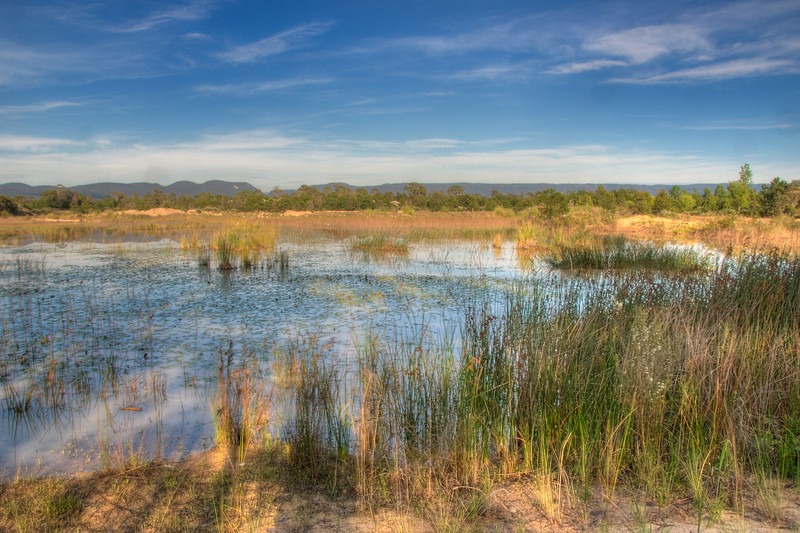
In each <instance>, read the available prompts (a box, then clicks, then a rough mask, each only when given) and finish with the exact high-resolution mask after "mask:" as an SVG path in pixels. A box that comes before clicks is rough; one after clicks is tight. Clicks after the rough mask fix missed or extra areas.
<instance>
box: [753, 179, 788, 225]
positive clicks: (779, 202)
mask: <svg viewBox="0 0 800 533" xmlns="http://www.w3.org/2000/svg"><path fill="white" fill-rule="evenodd" d="M788 192H789V184H788V183H786V182H785V181H783V180H782V179H780V178H775V179H773V180H772V181H771V182H770V183H769V185H762V186H761V191H759V193H758V200H759V202H758V203H759V213H760V214H761V216H764V217H774V216H775V215H779V214H781V213H783V211H784V209H785V207H786V205H787V204H788V198H789V197H788Z"/></svg>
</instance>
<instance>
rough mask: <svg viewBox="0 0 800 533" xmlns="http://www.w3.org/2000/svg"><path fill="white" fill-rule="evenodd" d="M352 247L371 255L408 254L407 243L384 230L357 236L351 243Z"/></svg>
mask: <svg viewBox="0 0 800 533" xmlns="http://www.w3.org/2000/svg"><path fill="white" fill-rule="evenodd" d="M351 248H352V249H353V250H356V251H359V252H362V253H364V254H365V255H367V256H370V257H380V256H386V255H401V256H402V255H407V254H408V244H407V243H405V242H403V241H401V240H398V239H395V238H391V237H389V234H388V233H385V232H382V231H381V232H377V233H368V234H366V235H361V236H359V237H357V238H356V239H355V240H354V241H353V243H352V244H351Z"/></svg>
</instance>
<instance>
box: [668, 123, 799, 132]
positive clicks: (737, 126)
mask: <svg viewBox="0 0 800 533" xmlns="http://www.w3.org/2000/svg"><path fill="white" fill-rule="evenodd" d="M795 127H796V126H793V125H792V124H784V123H780V124H741V123H712V124H693V125H688V126H684V127H683V129H686V130H693V131H724V130H734V131H765V130H788V129H792V128H795Z"/></svg>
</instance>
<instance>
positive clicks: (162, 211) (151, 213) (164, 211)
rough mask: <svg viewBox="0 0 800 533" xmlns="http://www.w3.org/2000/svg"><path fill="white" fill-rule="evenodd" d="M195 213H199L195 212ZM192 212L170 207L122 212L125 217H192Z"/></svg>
mask: <svg viewBox="0 0 800 533" xmlns="http://www.w3.org/2000/svg"><path fill="white" fill-rule="evenodd" d="M194 213H197V211H195V212H194ZM194 213H192V212H187V211H181V210H180V209H171V208H169V207H154V208H152V209H147V210H146V211H137V210H136V209H127V210H125V211H122V212H121V214H123V215H146V216H148V217H163V216H167V215H190V214H194Z"/></svg>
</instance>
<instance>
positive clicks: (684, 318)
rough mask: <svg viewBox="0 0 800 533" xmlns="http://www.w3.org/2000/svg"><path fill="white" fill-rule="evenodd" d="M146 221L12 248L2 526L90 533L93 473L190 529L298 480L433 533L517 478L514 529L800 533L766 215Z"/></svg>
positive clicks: (795, 276) (785, 258) (0, 270)
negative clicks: (521, 500) (746, 526)
mask: <svg viewBox="0 0 800 533" xmlns="http://www.w3.org/2000/svg"><path fill="white" fill-rule="evenodd" d="M134 220H135V221H136V223H135V224H134V225H133V229H132V230H131V232H130V234H129V235H127V236H125V235H123V233H122V229H121V225H120V227H119V228H118V229H119V233H113V232H106V230H105V229H101V228H108V227H109V226H107V224H109V223H111V221H109V220H106V219H101V220H99V221H95V222H96V226H94V227H92V226H91V224H92V222H91V221H83V222H75V223H74V224H75V225H77V226H81V227H82V226H84V225H85V226H87V227H86V229H85V231H84V230H81V231H79V232H74V233H70V234H69V235H81V236H80V238H78V239H77V240H73V239H71V238H63V237H64V235H66V234H64V233H59V234H58V235H59V236H60V237H59V239H58V240H57V242H52V241H53V235H54V233H52V232H50V230H49V229H47V230H40V229H39V228H51V226H48V223H42V222H35V223H32V224H31V225H30V226H29V227H28V233H27V234H24V235H23V232H22V231H21V229H19V231H18V232H17V233H16V235H15V236H14V240H13V241H11V242H8V243H7V246H6V247H5V248H4V249H3V250H2V255H3V259H2V262H0V277H1V278H2V291H3V300H2V318H3V321H2V337H0V340H1V341H2V347H3V356H2V357H3V359H2V376H0V377H1V379H2V383H3V397H2V398H3V399H2V406H1V407H0V409H2V418H3V421H4V423H5V424H6V425H7V427H8V430H7V431H6V434H5V435H6V436H4V437H3V438H2V441H0V447H2V450H3V455H2V459H3V463H2V466H3V468H4V471H5V477H6V478H7V479H8V480H9V482H8V483H7V484H6V485H5V486H4V489H3V493H2V494H0V523H2V524H3V527H6V526H7V527H9V528H16V529H18V530H29V531H34V530H41V529H55V528H57V527H61V526H62V525H64V526H66V527H74V528H75V529H78V528H80V527H90V526H91V520H92V519H91V517H89V514H88V513H87V511H86V509H88V508H91V507H92V506H94V505H96V502H94V500H93V499H92V498H93V496H92V489H91V487H92V486H94V489H96V490H98V491H100V490H101V489H102V490H101V491H105V492H103V494H105V495H106V497H107V498H111V499H112V500H113V501H115V502H118V503H120V504H121V505H124V502H125V501H130V499H131V498H133V497H134V492H132V491H135V490H140V491H144V492H146V493H147V494H151V495H155V494H160V495H162V496H164V495H166V496H168V501H169V502H170V503H169V504H167V505H160V506H155V507H154V509H156V510H157V512H156V511H153V512H151V513H148V514H147V515H146V516H145V515H142V514H138V515H136V517H137V518H135V519H134V518H133V516H134V515H131V518H130V520H132V521H133V522H134V523H135V524H137V525H138V527H140V528H154V529H165V530H166V529H168V530H174V531H180V530H191V529H197V528H199V529H204V528H205V529H214V530H236V529H239V528H241V527H244V526H248V527H256V526H257V524H262V523H273V524H274V523H276V522H275V521H276V520H278V519H280V517H277V518H276V516H275V512H276V511H275V510H276V509H278V508H281V507H280V506H279V505H278V504H276V503H275V502H274V501H273V500H272V499H270V498H271V497H270V496H269V495H272V497H275V495H277V494H286V493H290V494H309V493H321V494H324V495H326V497H327V498H331V499H334V500H333V501H335V500H336V499H341V498H344V499H345V501H347V502H348V503H347V505H349V506H352V511H353V513H356V509H361V510H368V511H371V513H372V516H376V513H379V512H383V511H382V510H392V512H395V513H397V514H398V515H402V516H406V517H410V518H407V519H408V520H411V521H412V522H413V521H414V520H419V521H421V522H420V523H419V524H417V523H416V522H414V524H416V525H415V526H414V527H417V526H419V527H425V528H430V529H434V530H439V531H448V530H451V531H452V530H461V529H465V528H468V527H483V526H481V524H483V525H484V526H485V525H486V524H487V522H486V521H487V520H489V519H488V518H487V517H491V516H493V515H497V513H500V514H502V513H501V512H500V511H499V509H500V507H503V506H505V507H506V508H508V506H509V505H510V504H506V503H503V502H507V501H508V500H504V499H503V498H505V496H502V494H511V493H513V492H514V491H517V493H520V491H521V493H523V494H525V495H526V501H528V502H529V509H528V510H527V513H528V514H524V515H522V516H520V515H519V514H514V513H511V512H510V511H509V513H510V514H508V513H506V514H507V515H508V516H506V518H507V519H508V520H507V521H510V522H509V523H510V524H511V525H510V526H509V527H514V526H516V527H520V524H521V527H527V526H526V524H527V522H526V521H527V520H534V518H532V516H533V514H535V515H536V516H537V517H538V518H536V520H542V521H544V522H543V523H550V524H565V525H566V524H572V525H576V524H584V525H586V524H588V525H590V526H592V527H602V526H604V525H606V526H609V527H617V526H620V524H622V525H623V526H624V527H638V526H637V524H638V525H639V526H641V527H645V526H647V525H648V524H658V523H661V522H664V521H669V520H672V518H669V517H670V516H672V515H674V513H675V510H676V509H678V508H680V509H682V511H681V512H683V513H687V512H690V517H689V518H686V519H685V521H686V522H688V523H689V524H690V525H691V524H693V525H694V526H693V527H698V528H700V527H705V526H706V525H708V524H713V523H715V522H719V521H720V520H723V518H727V519H730V517H731V516H732V515H733V516H738V517H740V518H741V517H745V516H747V517H748V518H752V516H756V517H757V518H758V520H762V521H764V522H765V523H769V524H772V525H775V526H786V527H789V526H791V525H792V524H797V522H796V519H797V517H796V516H795V515H794V514H792V513H793V512H794V510H793V509H794V508H791V509H790V510H789V511H787V506H786V502H785V497H786V495H787V494H794V495H795V496H796V492H792V491H795V490H796V489H792V488H787V487H790V486H791V484H796V482H797V480H798V478H800V449H798V446H797V442H798V439H800V385H798V384H800V380H799V379H798V376H800V260H798V257H797V255H796V254H795V253H794V252H795V250H793V249H791V248H790V247H789V248H785V249H783V250H777V249H771V250H770V249H764V248H757V247H752V248H750V249H747V250H745V248H746V246H745V244H746V243H747V242H749V241H748V240H747V239H748V235H750V234H749V233H748V232H749V231H751V229H750V228H742V230H741V231H740V232H739V233H733V232H736V231H737V227H735V226H727V225H726V224H725V223H724V222H723V223H720V221H719V220H711V221H702V223H700V224H694V225H692V226H688V227H689V229H686V228H683V229H681V231H684V232H685V233H682V234H676V233H674V231H676V230H675V228H674V227H673V228H670V229H665V228H659V227H657V226H651V227H650V228H649V231H650V235H649V238H647V239H645V238H644V237H645V235H644V232H645V231H646V230H647V228H646V227H645V226H643V225H640V226H637V225H635V224H628V225H626V224H625V223H623V221H606V222H602V223H601V224H596V225H592V224H591V223H590V222H589V220H591V217H587V220H586V221H584V223H582V224H579V223H573V224H568V225H558V224H549V223H548V224H538V225H537V224H536V223H534V222H531V221H520V220H518V219H515V218H509V217H505V216H503V215H492V216H485V215H481V216H480V217H478V216H474V215H470V214H463V215H453V214H451V215H427V214H423V215H414V216H410V217H409V216H406V217H403V216H396V215H386V214H371V215H367V216H365V217H355V216H351V215H342V214H332V215H328V216H311V217H298V218H293V219H285V218H278V217H267V218H264V217H247V218H237V217H216V218H210V217H209V218H208V219H206V218H204V217H202V216H198V217H197V218H193V217H184V218H183V219H181V218H178V217H172V218H170V217H167V218H166V219H164V220H158V219H153V220H151V221H150V222H147V223H146V224H145V223H144V221H139V220H138V219H134ZM49 224H53V225H57V224H63V223H61V222H53V223H49ZM150 224H152V226H150ZM40 225H41V226H40ZM143 228H146V229H143ZM389 228H392V229H391V230H390V229H389ZM15 231H16V230H15ZM115 231H116V230H115ZM390 231H391V233H390ZM773 231H774V232H786V231H789V236H790V237H789V238H787V239H784V242H785V243H788V244H791V243H792V242H794V243H796V242H797V238H796V234H795V233H792V232H793V231H795V230H791V229H788V230H787V228H786V227H785V226H781V225H777V224H776V226H775V227H774V228H773V227H767V228H764V231H763V232H762V234H761V235H760V236H758V237H757V238H758V239H762V242H763V241H764V240H766V239H768V238H770V237H769V235H771V233H770V232H773ZM703 232H705V233H703ZM726 232H728V233H726ZM703 234H705V235H707V236H708V238H707V239H705V242H706V246H700V245H695V246H693V247H689V246H686V245H679V241H681V240H692V239H694V238H695V237H696V236H698V235H703ZM143 235H144V236H145V237H146V238H143ZM389 235H391V237H389ZM676 235H677V237H678V238H672V239H670V238H666V237H676ZM725 235H734V236H735V238H731V239H730V244H732V245H735V246H726V247H725V248H724V249H719V248H717V249H715V248H714V244H715V242H716V241H717V239H719V240H723V239H724V238H725V237H724V236H725ZM668 241H669V242H668ZM518 244H519V246H518ZM220 250H224V251H223V252H221V251H220ZM361 254H364V255H367V254H368V255H369V257H370V258H371V259H370V260H369V261H363V260H362V258H361V257H359V255H361ZM381 257H383V258H386V260H382V259H381ZM398 257H402V261H398V260H396V259H397V258H398ZM576 274H578V275H576ZM210 450H213V453H214V454H217V455H216V456H212V455H210V454H212V452H211V451H210ZM202 452H205V453H202ZM198 453H202V455H200V456H199V457H203V458H204V459H202V461H206V462H207V461H211V462H212V463H214V461H217V462H216V463H214V466H213V468H212V467H209V466H208V464H206V466H204V467H202V468H200V471H195V470H191V469H189V468H188V467H186V468H184V466H182V465H188V464H190V463H192V462H194V463H197V461H200V459H198V455H197V454H198ZM213 457H217V459H214V458H213ZM164 461H166V463H164ZM174 461H187V462H179V463H175V462H174ZM204 464H205V463H204ZM165 465H167V466H165ZM168 465H172V466H168ZM85 469H88V470H90V471H92V472H99V473H98V474H92V476H94V477H91V478H90V479H91V480H92V481H91V482H89V481H79V480H77V479H73V478H70V479H68V480H66V481H65V480H64V479H62V478H58V477H45V478H43V479H40V480H38V481H36V480H29V479H28V478H30V477H31V476H41V475H45V476H48V475H52V474H57V473H74V472H76V471H79V470H85ZM103 476H106V477H103ZM15 478H16V479H17V481H13V482H12V481H10V480H12V479H15ZM82 479H86V478H82ZM145 479H149V481H145ZM153 479H155V480H156V481H152V480H153ZM109 480H116V481H115V483H116V482H119V483H122V482H125V483H129V484H130V487H138V488H130V489H124V488H120V487H116V488H114V489H113V490H112V489H111V488H110V487H109V486H106V485H107V484H108V483H110V481H109ZM125 480H127V481H125ZM158 480H160V481H158ZM92 483H93V484H94V485H92ZM154 483H155V485H154ZM504 491H505V492H504ZM509 491H511V492H509ZM256 494H257V495H259V496H255V495H256ZM31 498H33V499H34V500H36V499H38V502H39V504H40V505H38V506H37V509H38V511H36V512H33V511H31V509H29V507H25V505H27V504H26V503H25V502H26V501H28V500H29V499H31ZM126 498H127V500H126ZM153 498H155V496H153ZM265 498H266V499H265ZM153 501H155V500H153ZM93 502H94V503H93ZM498 502H500V503H498ZM603 502H606V503H603ZM608 502H611V503H612V504H613V505H614V506H617V507H619V506H620V505H624V506H625V509H626V512H624V513H622V514H621V515H616V518H609V519H608V522H603V521H602V520H600V519H599V518H598V515H597V514H596V513H595V511H596V510H597V509H598V508H602V509H606V508H607V507H608V506H609V505H611V504H608ZM687 502H688V503H687ZM684 503H685V504H686V505H685V506H684V507H681V505H684ZM517 505H518V504H517ZM603 512H604V513H605V511H603ZM265 513H266V514H265ZM609 516H610V515H609ZM509 517H510V518H509ZM665 517H666V518H665ZM673 518H674V517H673ZM293 520H294V519H293ZM504 520H505V519H504ZM299 523H301V524H306V526H307V525H308V523H307V522H303V521H302V520H300V522H299ZM504 523H505V522H504ZM297 527H299V528H300V529H302V528H303V527H305V526H302V525H299V526H297ZM387 527H388V526H387ZM487 527H490V526H487ZM503 527H505V526H503Z"/></svg>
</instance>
